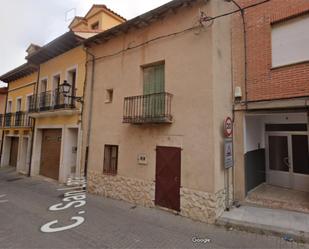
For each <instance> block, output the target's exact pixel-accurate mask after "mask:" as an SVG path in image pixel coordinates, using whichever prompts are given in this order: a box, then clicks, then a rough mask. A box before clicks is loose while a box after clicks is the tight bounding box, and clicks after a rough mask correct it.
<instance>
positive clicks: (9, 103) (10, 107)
mask: <svg viewBox="0 0 309 249" xmlns="http://www.w3.org/2000/svg"><path fill="white" fill-rule="evenodd" d="M6 112H7V113H11V112H12V100H9V101H8V105H7V107H6Z"/></svg>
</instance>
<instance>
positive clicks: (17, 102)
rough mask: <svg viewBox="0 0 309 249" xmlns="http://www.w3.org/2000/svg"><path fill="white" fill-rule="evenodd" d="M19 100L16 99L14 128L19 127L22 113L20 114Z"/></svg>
mask: <svg viewBox="0 0 309 249" xmlns="http://www.w3.org/2000/svg"><path fill="white" fill-rule="evenodd" d="M21 101H22V99H21V98H18V99H16V114H15V126H21V121H22V113H21Z"/></svg>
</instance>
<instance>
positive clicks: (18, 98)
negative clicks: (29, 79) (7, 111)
mask: <svg viewBox="0 0 309 249" xmlns="http://www.w3.org/2000/svg"><path fill="white" fill-rule="evenodd" d="M19 100H20V110H19V111H18V110H17V107H18V101H19ZM22 109H23V97H22V96H19V97H17V98H16V104H15V112H21V111H22Z"/></svg>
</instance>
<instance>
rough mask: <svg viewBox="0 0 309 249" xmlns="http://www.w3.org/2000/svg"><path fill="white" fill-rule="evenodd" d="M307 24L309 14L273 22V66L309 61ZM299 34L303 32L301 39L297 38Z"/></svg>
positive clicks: (308, 22)
mask: <svg viewBox="0 0 309 249" xmlns="http://www.w3.org/2000/svg"><path fill="white" fill-rule="evenodd" d="M306 24H309V14H305V15H301V16H298V17H294V18H291V19H290V20H286V21H282V22H279V23H274V24H272V26H271V56H272V62H271V65H272V68H277V67H282V66H288V65H293V64H298V63H304V62H307V61H309V33H308V32H307V31H308V27H306ZM308 26H309V25H308ZM299 34H302V36H301V39H300V38H298V39H297V38H295V37H300V36H299ZM289 37H291V38H289ZM303 38H304V39H303ZM307 41H308V42H307ZM289 43H290V44H289ZM304 47H305V49H304Z"/></svg>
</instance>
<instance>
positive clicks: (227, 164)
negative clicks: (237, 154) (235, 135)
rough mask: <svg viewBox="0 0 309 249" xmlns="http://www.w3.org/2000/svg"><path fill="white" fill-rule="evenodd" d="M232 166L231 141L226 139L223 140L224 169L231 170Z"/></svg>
mask: <svg viewBox="0 0 309 249" xmlns="http://www.w3.org/2000/svg"><path fill="white" fill-rule="evenodd" d="M233 164H234V160H233V140H232V139H231V138H226V139H225V140H224V168H225V169H228V168H231V167H233Z"/></svg>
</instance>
